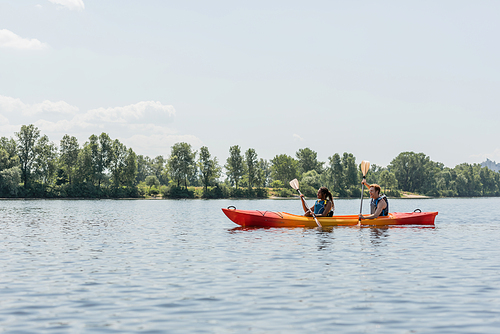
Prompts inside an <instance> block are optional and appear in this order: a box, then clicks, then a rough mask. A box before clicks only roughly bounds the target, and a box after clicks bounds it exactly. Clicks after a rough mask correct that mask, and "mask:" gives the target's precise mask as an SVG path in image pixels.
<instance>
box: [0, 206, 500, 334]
mask: <svg viewBox="0 0 500 334" xmlns="http://www.w3.org/2000/svg"><path fill="white" fill-rule="evenodd" d="M309 203H310V204H312V200H309ZM335 204H336V212H335V213H336V214H356V213H358V212H359V200H336V201H335ZM229 205H234V206H236V207H237V208H238V209H250V210H254V209H257V210H270V211H287V212H290V213H297V214H299V213H301V210H302V208H301V204H300V201H299V200H298V199H295V200H2V201H0V217H1V219H0V254H1V257H0V268H1V269H0V270H1V271H0V332H4V333H27V332H32V333H57V332H60V333H66V332H71V333H79V332H81V333H83V332H85V333H132V332H134V333H137V332H141V333H313V332H317V333H333V332H335V333H498V332H499V331H500V247H499V244H500V242H499V241H500V218H499V215H498V213H497V209H498V208H499V207H500V198H463V199H391V200H390V209H391V211H398V212H405V211H407V212H408V211H410V212H411V211H413V210H414V209H416V208H420V209H421V210H422V211H439V215H438V216H437V217H436V225H435V228H418V227H405V228H402V227H399V228H398V227H393V228H361V229H360V228H355V227H337V228H333V229H330V230H325V231H320V230H317V229H303V228H293V229H287V228H276V229H241V228H238V227H237V225H235V224H234V223H232V222H231V221H230V220H229V219H227V218H226V217H225V216H224V214H223V213H222V211H221V208H222V207H224V208H225V207H228V206H229ZM363 207H364V208H365V210H364V212H365V213H367V211H368V207H369V205H368V201H367V200H366V201H365V203H364V205H363Z"/></svg>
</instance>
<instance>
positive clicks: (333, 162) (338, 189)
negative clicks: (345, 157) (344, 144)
mask: <svg viewBox="0 0 500 334" xmlns="http://www.w3.org/2000/svg"><path fill="white" fill-rule="evenodd" d="M328 160H329V164H330V167H329V168H328V173H327V174H328V175H329V178H330V182H327V183H328V185H329V186H330V187H331V189H332V190H333V191H334V192H335V193H337V194H338V195H340V196H342V197H344V196H346V195H347V193H346V192H345V184H344V168H343V166H342V159H341V158H340V155H339V154H338V153H335V154H334V155H332V156H331V157H329V158H328Z"/></svg>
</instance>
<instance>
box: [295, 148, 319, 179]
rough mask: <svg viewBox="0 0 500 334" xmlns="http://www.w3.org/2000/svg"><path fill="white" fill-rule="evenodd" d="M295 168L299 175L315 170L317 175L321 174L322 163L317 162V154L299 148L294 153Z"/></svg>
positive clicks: (307, 149)
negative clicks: (296, 167)
mask: <svg viewBox="0 0 500 334" xmlns="http://www.w3.org/2000/svg"><path fill="white" fill-rule="evenodd" d="M295 156H296V158H297V161H298V162H297V166H298V171H299V173H301V174H303V173H307V172H308V171H310V170H315V171H316V172H317V173H318V174H321V173H322V172H323V164H324V162H319V161H318V154H317V153H316V152H315V151H313V150H311V149H310V148H301V149H299V150H298V151H297V152H296V153H295Z"/></svg>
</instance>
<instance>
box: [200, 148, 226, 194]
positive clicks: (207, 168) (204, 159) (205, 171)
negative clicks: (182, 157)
mask: <svg viewBox="0 0 500 334" xmlns="http://www.w3.org/2000/svg"><path fill="white" fill-rule="evenodd" d="M198 168H199V170H200V173H201V181H202V183H203V187H204V189H205V191H208V186H210V185H211V184H213V183H214V182H215V181H216V180H217V179H218V178H219V177H220V173H221V167H220V166H219V163H218V161H217V158H216V157H214V158H213V159H212V156H211V155H210V152H209V150H208V147H206V146H202V147H201V148H200V156H199V158H198Z"/></svg>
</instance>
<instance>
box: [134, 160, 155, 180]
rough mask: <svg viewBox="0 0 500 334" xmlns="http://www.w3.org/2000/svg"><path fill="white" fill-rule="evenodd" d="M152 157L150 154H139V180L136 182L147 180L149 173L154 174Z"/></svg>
mask: <svg viewBox="0 0 500 334" xmlns="http://www.w3.org/2000/svg"><path fill="white" fill-rule="evenodd" d="M152 164H153V163H152V161H151V158H150V157H148V156H143V155H138V156H137V180H136V183H139V182H142V181H145V180H146V177H147V176H148V175H152V174H154V172H153V167H152Z"/></svg>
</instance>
